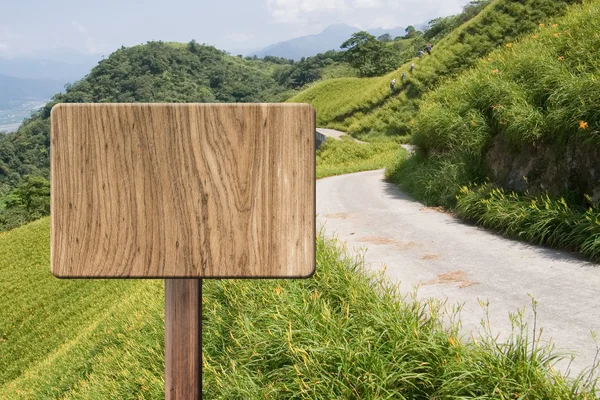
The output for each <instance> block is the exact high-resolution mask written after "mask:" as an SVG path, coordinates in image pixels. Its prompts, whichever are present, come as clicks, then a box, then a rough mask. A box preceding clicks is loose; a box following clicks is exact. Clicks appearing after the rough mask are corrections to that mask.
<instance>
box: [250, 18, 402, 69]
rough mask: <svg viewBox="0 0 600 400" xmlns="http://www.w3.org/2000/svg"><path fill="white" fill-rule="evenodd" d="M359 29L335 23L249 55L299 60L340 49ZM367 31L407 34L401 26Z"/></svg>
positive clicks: (394, 34)
mask: <svg viewBox="0 0 600 400" xmlns="http://www.w3.org/2000/svg"><path fill="white" fill-rule="evenodd" d="M359 31H361V29H359V28H357V27H354V26H350V25H346V24H334V25H330V26H328V27H327V28H325V29H324V30H323V31H322V32H321V33H317V34H316V35H308V36H301V37H298V38H294V39H290V40H286V41H284V42H279V43H275V44H273V45H270V46H268V47H266V48H264V49H262V50H259V51H255V52H252V53H250V54H247V55H249V56H253V55H256V56H257V57H261V58H262V57H264V56H277V57H283V58H287V59H293V60H299V59H301V58H302V57H310V56H314V55H316V54H319V53H324V52H326V51H328V50H340V45H341V44H342V43H344V42H345V41H346V40H348V39H349V38H350V36H352V34H353V33H355V32H359ZM367 32H369V33H370V34H371V35H374V36H380V35H383V34H384V33H389V34H390V35H391V36H392V38H395V37H396V36H404V35H405V34H406V32H405V28H404V27H401V26H399V27H397V28H393V29H383V28H376V29H369V30H367Z"/></svg>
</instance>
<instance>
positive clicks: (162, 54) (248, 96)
mask: <svg viewBox="0 0 600 400" xmlns="http://www.w3.org/2000/svg"><path fill="white" fill-rule="evenodd" d="M275 61H277V60H275ZM277 67H278V64H277V63H275V62H269V61H265V60H260V59H258V60H251V59H243V58H240V57H235V56H230V55H228V54H227V53H225V52H223V51H220V50H218V49H216V48H214V47H212V46H205V45H201V44H198V43H196V42H195V41H191V42H190V43H187V44H184V43H164V42H149V43H147V44H144V45H138V46H134V47H130V48H125V47H122V48H121V49H119V50H117V51H115V52H114V53H113V54H111V55H110V57H108V58H107V59H104V60H102V61H100V63H99V64H98V65H97V66H96V67H94V68H93V69H92V71H91V72H90V73H89V74H88V75H87V76H86V77H85V78H84V79H82V80H81V81H79V82H77V83H75V84H73V85H71V86H69V87H67V89H66V92H65V93H61V94H57V95H56V96H54V98H53V99H52V101H50V102H49V103H48V104H47V105H46V106H45V107H44V108H42V109H41V110H40V111H39V112H38V113H37V114H35V115H34V116H32V117H31V118H30V119H29V120H27V121H25V123H23V125H22V126H21V128H20V129H19V130H18V131H17V132H15V133H12V134H8V135H2V136H0V230H2V229H3V228H4V229H7V228H10V227H13V226H18V225H20V224H22V223H24V222H27V221H30V220H34V219H37V218H39V217H40V216H43V215H46V214H48V212H49V198H48V193H49V183H48V179H49V169H50V160H49V148H50V121H49V117H50V110H51V108H52V106H53V105H54V104H56V103H75V102H279V101H283V100H285V99H286V98H287V97H289V95H290V92H289V91H287V89H286V88H285V87H283V86H282V85H280V84H279V83H277V82H276V80H275V79H274V78H273V76H274V75H275V74H274V71H275V69H276V68H277ZM32 177H35V178H32Z"/></svg>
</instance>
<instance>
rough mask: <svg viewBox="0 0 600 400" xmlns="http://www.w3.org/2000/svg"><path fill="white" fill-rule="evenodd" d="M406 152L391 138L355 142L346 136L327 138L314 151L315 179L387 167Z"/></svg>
mask: <svg viewBox="0 0 600 400" xmlns="http://www.w3.org/2000/svg"><path fill="white" fill-rule="evenodd" d="M405 155H406V150H404V149H403V148H401V147H400V144H399V143H398V142H397V141H395V140H393V139H391V138H382V139H379V140H373V141H371V142H369V143H359V142H356V141H354V139H352V138H350V137H344V136H342V140H335V139H331V138H330V139H327V140H326V141H325V143H323V145H322V146H321V148H320V149H319V150H317V179H319V178H324V177H327V176H333V175H341V174H349V173H352V172H359V171H369V170H374V169H380V168H386V167H391V166H393V165H394V162H396V161H397V159H398V157H399V156H400V157H402V156H405Z"/></svg>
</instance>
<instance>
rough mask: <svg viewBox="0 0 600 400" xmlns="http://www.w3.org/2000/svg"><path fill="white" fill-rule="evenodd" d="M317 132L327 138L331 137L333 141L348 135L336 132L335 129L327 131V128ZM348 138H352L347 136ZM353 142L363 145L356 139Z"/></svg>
mask: <svg viewBox="0 0 600 400" xmlns="http://www.w3.org/2000/svg"><path fill="white" fill-rule="evenodd" d="M317 132H319V133H321V134H323V135H325V136H327V137H331V138H335V139H341V138H342V136H346V135H348V134H347V133H346V132H342V131H338V130H335V129H327V128H317ZM348 137H350V138H352V136H349V135H348ZM354 141H355V142H358V143H365V142H363V141H360V140H358V139H354Z"/></svg>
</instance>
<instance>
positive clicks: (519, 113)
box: [387, 1, 600, 260]
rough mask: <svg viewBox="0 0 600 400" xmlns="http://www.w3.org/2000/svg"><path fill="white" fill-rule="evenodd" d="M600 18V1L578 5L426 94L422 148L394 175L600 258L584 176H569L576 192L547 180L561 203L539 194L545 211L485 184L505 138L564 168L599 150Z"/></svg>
mask: <svg viewBox="0 0 600 400" xmlns="http://www.w3.org/2000/svg"><path fill="white" fill-rule="evenodd" d="M599 23H600V2H598V1H586V2H584V4H583V5H574V6H572V7H571V8H570V9H569V12H568V13H567V14H566V15H565V16H564V17H562V18H560V19H558V20H555V21H545V22H544V23H543V26H538V28H537V30H536V31H535V32H533V33H531V34H530V35H528V36H527V37H524V38H522V39H521V40H519V41H515V42H510V43H507V44H506V45H505V46H503V48H502V49H500V50H496V51H494V52H492V53H490V54H489V55H488V57H486V58H484V59H482V60H480V61H479V62H478V63H477V65H476V66H475V68H473V69H472V70H470V71H469V72H467V73H465V74H463V75H461V76H459V77H458V78H457V79H456V80H454V81H453V82H449V83H447V84H444V85H442V86H441V87H440V88H438V89H437V90H435V91H433V92H432V93H430V94H429V95H427V96H425V97H424V99H423V100H422V103H421V106H420V110H419V112H418V114H417V115H416V117H415V118H414V121H413V122H412V132H413V143H415V144H416V145H418V146H419V148H420V149H421V151H420V153H419V154H417V155H416V156H414V157H411V158H409V159H408V160H403V159H400V160H399V161H398V162H397V163H396V164H395V166H394V167H392V168H389V170H388V172H387V177H388V178H389V179H390V180H392V181H395V182H398V183H400V184H401V186H402V187H403V188H404V189H406V190H407V191H409V192H410V193H412V194H413V195H414V196H415V197H416V198H417V199H419V200H421V201H424V202H425V203H427V204H429V205H442V206H444V207H447V208H450V209H456V210H457V212H458V215H460V216H463V217H465V218H468V219H472V220H475V221H478V222H479V223H481V224H483V225H485V226H488V227H491V228H494V229H496V230H498V231H500V232H502V233H503V234H505V235H508V236H511V237H515V238H519V239H523V240H527V241H530V242H533V243H540V244H546V245H550V246H553V247H557V248H562V249H569V250H576V251H579V252H581V253H582V254H584V255H586V256H587V257H589V258H591V259H593V260H599V257H598V255H599V254H600V240H598V236H597V235H598V224H597V220H598V218H599V212H598V208H597V207H595V206H594V207H592V208H591V210H586V209H585V208H582V206H590V205H592V203H593V202H590V201H589V200H586V198H585V196H584V194H585V193H582V192H583V191H584V190H585V185H586V183H582V182H583V181H582V180H577V181H576V182H575V181H573V182H570V183H569V185H570V186H571V185H572V184H575V183H576V184H578V185H579V186H578V187H572V188H571V187H570V189H571V190H572V191H575V192H576V194H575V195H573V194H572V193H566V192H565V189H564V188H561V186H560V185H559V184H556V185H555V186H556V187H548V185H546V187H547V188H548V190H550V191H551V193H553V197H554V200H552V199H550V198H549V197H547V196H546V197H545V196H538V197H537V200H536V201H537V202H538V203H543V204H545V205H544V210H542V211H543V212H538V211H540V210H536V209H535V208H532V207H531V204H530V202H531V200H532V198H531V196H529V195H518V194H510V193H509V194H506V198H504V197H502V198H500V197H501V196H500V195H499V194H498V193H501V194H502V196H505V194H504V193H503V192H494V191H490V189H489V188H487V189H484V190H481V189H478V188H477V185H481V184H484V183H485V182H486V181H487V180H488V178H489V177H488V176H487V155H488V152H491V151H495V150H494V149H493V148H491V145H492V143H493V142H494V141H495V140H496V139H497V138H498V137H501V138H502V139H503V140H504V142H505V143H506V144H505V146H510V152H511V154H519V152H520V151H521V149H523V148H531V147H532V146H536V145H540V144H542V145H543V146H545V148H550V149H552V151H553V152H554V153H555V154H556V155H557V158H556V160H557V161H556V163H557V164H558V163H562V164H564V165H567V163H568V160H567V159H566V158H565V157H567V156H566V155H565V154H567V151H566V149H569V148H571V149H573V148H574V149H579V150H577V154H576V155H573V156H572V157H583V156H582V154H584V152H583V150H585V151H593V150H594V149H596V150H597V149H600V108H598V95H597V93H598V92H599V91H600V86H599V83H598V82H600V80H599V79H600V56H599V54H600V52H599V51H600V38H599V33H598V32H597V29H596V27H597V26H598V24H599ZM528 146H529V147H528ZM584 155H585V154H584ZM532 158H533V159H532V162H534V161H536V160H535V156H532ZM562 164H561V165H562ZM546 169H547V165H545V166H544V170H546ZM501 172H502V171H501ZM503 172H505V171H503ZM586 172H587V171H578V170H575V169H573V170H572V171H570V172H569V173H573V174H580V173H586ZM538 174H539V173H538ZM526 178H527V182H528V184H530V185H531V187H532V189H535V190H539V189H540V187H541V184H543V183H544V182H539V181H536V179H538V177H536V171H535V170H532V172H531V173H529V174H528V176H527V177H526ZM592 184H593V182H592ZM561 185H562V184H561ZM463 186H466V187H467V189H462V190H461V188H463ZM486 187H487V186H486ZM469 188H472V190H471V189H469ZM561 191H563V192H565V193H561ZM577 192H578V193H577ZM490 193H491V194H490ZM494 193H496V194H494ZM542 193H543V192H542ZM588 194H590V195H591V194H592V193H588ZM567 195H568V196H567ZM561 196H564V197H566V198H568V200H569V201H568V202H565V201H564V200H562V199H561ZM563 203H565V205H563ZM564 207H567V209H568V211H567V210H564V209H563V208H564ZM546 210H547V211H548V212H546Z"/></svg>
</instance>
